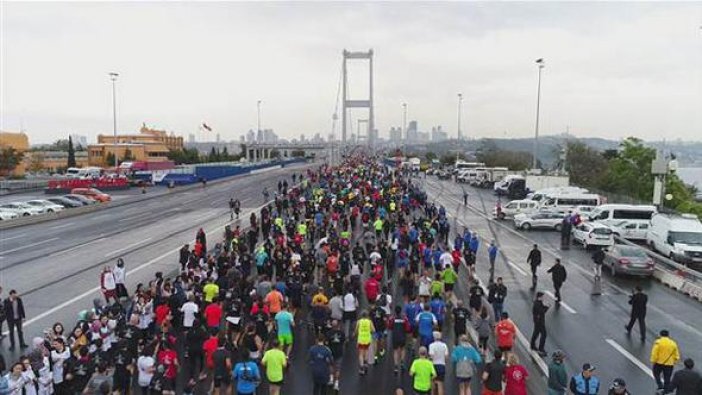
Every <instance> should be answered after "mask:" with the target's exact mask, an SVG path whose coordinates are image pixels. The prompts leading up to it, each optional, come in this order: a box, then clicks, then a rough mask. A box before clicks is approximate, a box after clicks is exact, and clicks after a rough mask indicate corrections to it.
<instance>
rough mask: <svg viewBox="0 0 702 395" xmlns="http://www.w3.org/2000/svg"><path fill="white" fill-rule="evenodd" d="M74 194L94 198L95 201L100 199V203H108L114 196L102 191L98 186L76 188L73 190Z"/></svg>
mask: <svg viewBox="0 0 702 395" xmlns="http://www.w3.org/2000/svg"><path fill="white" fill-rule="evenodd" d="M71 194H72V195H82V196H85V197H87V198H90V199H93V200H95V201H98V202H100V203H106V202H109V201H110V200H112V197H111V196H110V195H108V194H106V193H105V192H102V191H101V190H99V189H96V188H74V189H73V190H72V191H71Z"/></svg>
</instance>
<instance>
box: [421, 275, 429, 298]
mask: <svg viewBox="0 0 702 395" xmlns="http://www.w3.org/2000/svg"><path fill="white" fill-rule="evenodd" d="M430 287H431V279H430V278H429V277H426V276H422V277H420V279H419V295H421V296H429V288H430Z"/></svg>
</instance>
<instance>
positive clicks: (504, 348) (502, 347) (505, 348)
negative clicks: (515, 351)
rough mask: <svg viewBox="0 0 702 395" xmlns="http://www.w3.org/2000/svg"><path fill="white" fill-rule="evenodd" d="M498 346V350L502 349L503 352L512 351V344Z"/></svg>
mask: <svg viewBox="0 0 702 395" xmlns="http://www.w3.org/2000/svg"><path fill="white" fill-rule="evenodd" d="M498 348H499V349H500V351H502V352H503V353H505V352H509V351H512V346H499V347H498Z"/></svg>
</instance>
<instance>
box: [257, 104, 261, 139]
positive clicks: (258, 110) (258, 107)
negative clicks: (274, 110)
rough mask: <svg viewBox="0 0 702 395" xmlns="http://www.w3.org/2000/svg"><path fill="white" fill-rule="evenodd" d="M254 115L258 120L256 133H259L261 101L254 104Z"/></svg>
mask: <svg viewBox="0 0 702 395" xmlns="http://www.w3.org/2000/svg"><path fill="white" fill-rule="evenodd" d="M256 114H257V119H258V130H257V131H258V133H261V100H259V101H257V102H256Z"/></svg>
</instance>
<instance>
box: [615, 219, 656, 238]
mask: <svg viewBox="0 0 702 395" xmlns="http://www.w3.org/2000/svg"><path fill="white" fill-rule="evenodd" d="M610 228H612V232H613V233H614V235H615V236H619V237H622V238H624V239H627V240H646V233H647V232H648V229H649V228H650V225H649V224H647V223H645V222H633V221H619V222H616V223H613V224H611V225H610Z"/></svg>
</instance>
